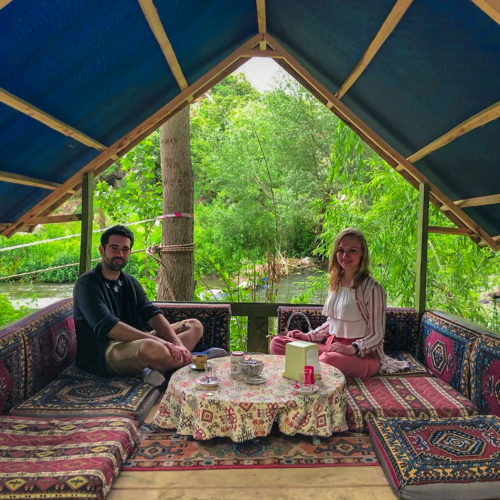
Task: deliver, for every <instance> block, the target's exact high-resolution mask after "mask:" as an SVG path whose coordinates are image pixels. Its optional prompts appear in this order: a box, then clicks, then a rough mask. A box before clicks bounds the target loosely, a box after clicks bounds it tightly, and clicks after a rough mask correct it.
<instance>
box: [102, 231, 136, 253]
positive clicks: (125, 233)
mask: <svg viewBox="0 0 500 500" xmlns="http://www.w3.org/2000/svg"><path fill="white" fill-rule="evenodd" d="M113 235H116V236H124V237H125V238H128V239H129V240H130V248H132V246H133V245H134V233H133V232H132V231H131V230H130V229H129V228H128V227H125V226H120V225H118V226H113V227H110V228H108V229H106V231H104V233H102V235H101V245H102V246H103V247H104V248H106V245H107V244H108V241H109V237H110V236H113Z"/></svg>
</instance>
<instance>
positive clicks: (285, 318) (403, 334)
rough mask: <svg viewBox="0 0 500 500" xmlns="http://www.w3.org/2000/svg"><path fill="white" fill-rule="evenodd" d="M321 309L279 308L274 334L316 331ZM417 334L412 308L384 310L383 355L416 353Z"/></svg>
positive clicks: (416, 322) (416, 319) (320, 322)
mask: <svg viewBox="0 0 500 500" xmlns="http://www.w3.org/2000/svg"><path fill="white" fill-rule="evenodd" d="M322 310H323V306H308V305H300V306H279V307H278V312H277V315H278V335H283V334H286V333H287V331H288V330H301V331H303V332H307V331H308V330H309V328H311V329H314V328H317V327H318V326H320V325H322V324H323V323H324V322H325V321H326V317H325V316H323V315H322V314H321V311H322ZM297 313H300V314H297ZM304 316H306V317H305V318H304ZM418 335H419V331H418V314H417V311H416V310H415V309H410V308H402V307H388V308H387V312H386V321H385V339H384V350H385V351H386V352H388V353H391V352H402V351H407V352H410V353H412V354H414V355H415V354H417V352H416V349H417V346H418V340H417V339H418Z"/></svg>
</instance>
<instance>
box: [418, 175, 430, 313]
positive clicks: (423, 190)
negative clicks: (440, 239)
mask: <svg viewBox="0 0 500 500" xmlns="http://www.w3.org/2000/svg"><path fill="white" fill-rule="evenodd" d="M428 235H429V186H427V184H420V189H419V200H418V221H417V267H416V273H415V309H416V310H417V312H418V314H419V317H420V316H421V315H422V314H423V313H424V311H425V295H426V284H427V241H428Z"/></svg>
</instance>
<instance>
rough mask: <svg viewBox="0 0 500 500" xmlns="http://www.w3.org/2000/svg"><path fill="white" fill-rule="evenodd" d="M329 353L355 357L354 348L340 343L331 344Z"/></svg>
mask: <svg viewBox="0 0 500 500" xmlns="http://www.w3.org/2000/svg"><path fill="white" fill-rule="evenodd" d="M330 352H339V353H340V354H346V355H347V356H356V348H355V347H353V346H352V345H345V344H342V343H340V342H332V345H331V346H330Z"/></svg>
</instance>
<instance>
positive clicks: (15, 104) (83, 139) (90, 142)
mask: <svg viewBox="0 0 500 500" xmlns="http://www.w3.org/2000/svg"><path fill="white" fill-rule="evenodd" d="M0 102H3V103H4V104H6V105H7V106H10V107H11V108H14V109H17V111H20V112H21V113H24V114H25V115H28V116H29V117H31V118H33V119H34V120H37V121H39V122H40V123H43V124H44V125H46V126H47V127H49V128H51V129H52V130H55V131H56V132H59V133H61V134H63V135H65V136H67V137H71V138H72V139H74V140H75V141H78V142H80V143H81V144H85V146H89V147H91V148H94V149H97V150H99V151H104V150H105V149H106V146H104V145H103V144H101V143H100V142H98V141H96V140H94V139H92V138H91V137H89V136H87V135H85V134H84V133H83V132H80V131H79V130H76V129H75V128H73V127H71V126H70V125H66V124H65V123H63V122H62V121H60V120H58V119H57V118H54V117H53V116H50V115H49V114H47V113H45V112H44V111H42V110H41V109H38V108H37V107H35V106H32V105H31V104H30V103H29V102H26V101H24V100H23V99H21V98H19V97H16V96H15V95H13V94H11V93H10V92H7V91H6V90H5V89H2V88H0Z"/></svg>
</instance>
